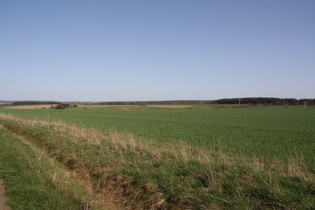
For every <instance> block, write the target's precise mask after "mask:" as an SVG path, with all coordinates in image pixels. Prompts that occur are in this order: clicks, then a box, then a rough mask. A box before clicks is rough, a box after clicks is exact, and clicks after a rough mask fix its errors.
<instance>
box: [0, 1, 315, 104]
mask: <svg viewBox="0 0 315 210" xmlns="http://www.w3.org/2000/svg"><path fill="white" fill-rule="evenodd" d="M0 26H1V29H0V32H1V33H0V81H1V82H0V100H58V101H67V100H82V101H83V100H87V101H123V100H131V101H133V100H137V101H141V100H185V99H187V100H188V99H189V100H207V99H209V100H211V99H219V98H232V97H281V98H289V97H293V98H315V1H314V0H299V1H297V0H263V1H261V0H240V1H234V0H196V1H191V0H189V1H188V0H171V1H169V0H167V1H166V0H164V1H163V0H161V1H148V0H142V1H139V0H133V1H129V0H125V1H117V0H111V1H106V0H102V1H96V0H89V1H87V0H85V1H82V0H67V1H64V0H54V1H42V0H38V1H32V0H28V1H22V0H21V1H16V0H10V1H1V2H0Z"/></svg>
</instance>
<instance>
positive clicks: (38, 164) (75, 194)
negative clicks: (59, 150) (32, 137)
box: [0, 125, 97, 210]
mask: <svg viewBox="0 0 315 210" xmlns="http://www.w3.org/2000/svg"><path fill="white" fill-rule="evenodd" d="M0 178H3V179H4V180H5V185H6V188H7V194H8V196H9V198H10V200H9V204H10V206H11V207H12V208H13V209H54V210H55V209H89V208H90V207H91V204H92V203H91V199H90V197H91V193H90V191H89V186H88V184H87V183H86V181H85V180H83V179H82V178H80V177H79V176H78V175H76V174H75V173H74V172H73V171H70V170H68V169H66V168H65V167H63V166H62V165H61V164H60V163H59V162H57V161H55V160H54V159H51V158H50V157H49V156H48V155H47V154H46V153H45V152H44V151H42V150H41V149H39V148H38V147H37V146H36V145H34V144H32V143H30V142H28V141H26V140H25V139H24V138H23V137H19V136H16V135H14V134H13V133H12V132H10V131H9V130H8V129H6V128H4V127H3V126H1V125H0ZM96 207H97V206H96Z"/></svg>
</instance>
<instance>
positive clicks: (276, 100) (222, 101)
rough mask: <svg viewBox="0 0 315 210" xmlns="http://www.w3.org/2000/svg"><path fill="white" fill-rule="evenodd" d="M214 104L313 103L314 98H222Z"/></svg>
mask: <svg viewBox="0 0 315 210" xmlns="http://www.w3.org/2000/svg"><path fill="white" fill-rule="evenodd" d="M213 103H214V104H238V103H241V104H252V105H258V104H260V105H303V104H304V103H306V104H307V105H309V106H314V105H315V99H295V98H224V99H219V100H215V101H213Z"/></svg>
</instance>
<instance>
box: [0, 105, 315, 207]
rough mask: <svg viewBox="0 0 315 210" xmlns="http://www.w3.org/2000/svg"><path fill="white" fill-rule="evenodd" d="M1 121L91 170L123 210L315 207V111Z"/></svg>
mask: <svg viewBox="0 0 315 210" xmlns="http://www.w3.org/2000/svg"><path fill="white" fill-rule="evenodd" d="M1 113H3V114H5V115H2V117H0V124H2V127H3V129H5V130H6V132H7V133H12V135H13V134H15V135H18V136H22V137H23V138H25V139H26V140H27V141H28V142H31V143H32V144H34V145H37V146H38V147H39V148H42V149H44V150H45V151H46V153H47V155H48V156H49V157H50V158H53V159H56V160H58V162H59V163H61V164H62V165H64V166H66V167H67V168H68V169H69V170H73V171H82V166H84V168H85V169H86V171H87V174H88V176H89V177H90V178H89V179H91V180H92V181H91V182H92V183H93V186H94V187H95V189H96V191H99V190H100V189H102V190H107V191H108V192H109V193H110V194H112V195H113V196H114V197H115V196H116V197H117V196H118V197H120V198H121V199H120V201H119V202H116V204H117V205H118V206H129V207H130V206H131V207H139V206H142V207H146V208H182V207H185V208H201V209H206V208H213V209H230V208H237V209H245V208H249V209H252V208H258V209H268V208H271V209H274V208H296V209H311V208H315V203H314V202H315V201H314V200H315V186H314V173H315V166H314V162H315V129H314V128H315V109H314V108H309V109H303V108H301V107H289V108H284V107H259V108H242V109H241V108H239V109H237V108H215V107H213V106H207V105H200V106H198V105H195V106H192V107H190V108H186V109H169V108H166V107H164V108H158V107H141V106H136V107H132V106H130V107H128V109H127V110H121V107H119V106H113V107H108V106H104V107H93V106H87V109H86V110H85V109H84V107H83V106H81V107H78V108H71V109H67V110H50V109H43V110H42V109H37V110H19V109H14V110H13V109H0V114H1ZM8 114H10V115H11V116H14V117H16V118H14V117H8ZM25 119H32V120H34V121H30V120H25ZM48 122H50V123H48ZM56 122H58V123H56ZM61 127H62V128H63V129H61ZM58 129H59V130H58ZM60 129H61V130H60ZM73 130H76V131H75V132H74V131H73ZM75 133H76V134H75ZM8 135H9V134H8ZM0 137H1V136H0ZM1 140H2V141H5V138H4V137H3V135H2V137H1ZM69 142H71V144H70V143H69ZM84 142H85V143H84ZM86 142H88V143H86ZM95 142H97V143H95ZM6 147H7V148H9V145H7V146H6ZM12 149H13V148H12ZM69 154H71V155H74V156H75V158H72V159H71V158H70V160H68V159H69V157H68V156H67V155H69ZM0 160H1V159H0ZM0 172H1V171H0ZM3 173H4V172H3ZM1 176H3V175H1V174H0V178H1ZM104 180H106V183H105V182H104V183H103V181H104ZM97 183H102V184H99V185H97ZM123 183H124V184H123ZM113 188H115V190H113ZM109 189H111V190H109ZM96 197H97V196H94V198H93V199H95V201H93V202H94V203H95V206H98V207H99V206H100V205H99V204H98V202H97V199H99V198H96ZM114 200H115V199H114ZM80 202H81V203H82V202H85V201H84V199H83V201H80ZM80 202H79V203H80ZM99 208H101V207H99Z"/></svg>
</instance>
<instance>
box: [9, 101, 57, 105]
mask: <svg viewBox="0 0 315 210" xmlns="http://www.w3.org/2000/svg"><path fill="white" fill-rule="evenodd" d="M12 104H13V105H40V104H61V102H57V101H16V102H13V103H12Z"/></svg>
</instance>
